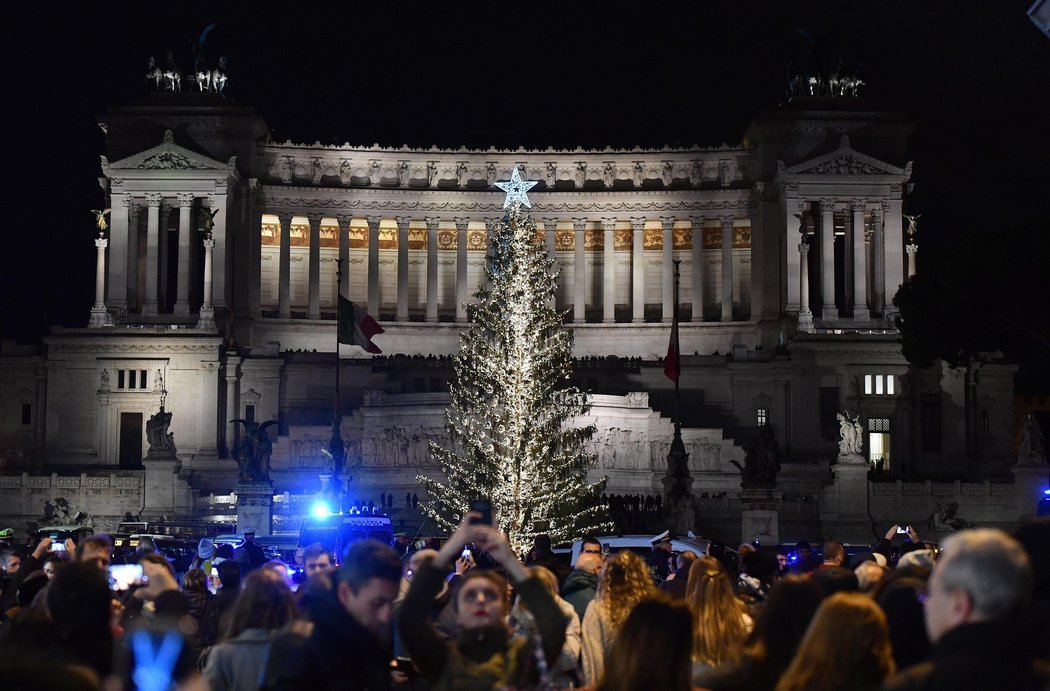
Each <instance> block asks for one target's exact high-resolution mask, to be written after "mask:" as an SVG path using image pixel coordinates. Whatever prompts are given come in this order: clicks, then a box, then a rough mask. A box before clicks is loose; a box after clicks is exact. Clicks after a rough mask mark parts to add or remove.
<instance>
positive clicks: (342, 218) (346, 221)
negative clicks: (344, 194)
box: [335, 214, 354, 228]
mask: <svg viewBox="0 0 1050 691" xmlns="http://www.w3.org/2000/svg"><path fill="white" fill-rule="evenodd" d="M353 219H354V217H353V216H352V215H351V214H336V215H335V220H336V221H337V222H338V223H339V226H340V227H344V228H345V227H346V226H348V225H350V221H352V220H353Z"/></svg>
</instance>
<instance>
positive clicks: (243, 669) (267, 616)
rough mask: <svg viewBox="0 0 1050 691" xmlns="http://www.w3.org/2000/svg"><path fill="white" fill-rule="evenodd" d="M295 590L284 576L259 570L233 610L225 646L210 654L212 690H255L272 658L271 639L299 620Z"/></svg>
mask: <svg viewBox="0 0 1050 691" xmlns="http://www.w3.org/2000/svg"><path fill="white" fill-rule="evenodd" d="M295 614H296V609H295V600H294V599H293V597H292V591H291V589H289V587H288V584H287V583H286V582H285V580H284V579H283V578H281V576H280V574H278V573H276V572H274V571H272V570H270V569H256V570H255V571H253V572H252V573H251V574H249V575H248V577H247V578H245V579H244V589H243V590H242V591H241V594H240V596H239V597H238V598H237V601H236V602H235V603H234V604H233V606H232V607H231V608H230V610H229V617H228V619H226V630H225V631H224V632H223V637H222V641H223V642H222V643H219V644H218V645H216V646H214V647H213V648H212V649H211V651H210V652H209V653H208V660H207V663H206V664H205V666H204V676H205V677H206V678H207V680H208V683H209V685H210V688H211V690H212V691H240V690H242V689H244V690H245V691H247V690H248V689H251V690H252V691H254V690H255V689H258V688H259V685H260V683H261V682H262V677H263V673H264V672H265V671H266V661H267V658H268V657H269V656H270V637H271V636H272V635H273V633H274V632H275V631H277V630H278V629H280V628H281V627H283V626H284V625H285V624H287V623H288V622H289V621H291V620H292V619H293V618H295Z"/></svg>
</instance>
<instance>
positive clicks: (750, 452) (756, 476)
mask: <svg viewBox="0 0 1050 691" xmlns="http://www.w3.org/2000/svg"><path fill="white" fill-rule="evenodd" d="M745 452H746V455H745V456H744V465H742V466H741V465H740V464H739V463H737V462H736V461H729V462H730V463H732V464H733V465H735V466H736V467H737V468H739V469H740V486H741V487H743V488H744V489H748V488H754V487H763V488H764V487H773V486H774V485H775V484H776V479H777V473H778V472H780V459H779V458H778V457H777V456H778V454H777V440H776V438H775V437H774V436H773V428H772V427H771V426H769V425H762V426H761V427H759V428H758V434H756V435H755V438H754V439H753V440H752V441H751V443H750V444H748V445H747V447H745Z"/></svg>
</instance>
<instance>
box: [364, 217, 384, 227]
mask: <svg viewBox="0 0 1050 691" xmlns="http://www.w3.org/2000/svg"><path fill="white" fill-rule="evenodd" d="M365 220H366V221H368V229H369V230H379V224H380V223H382V221H383V217H382V216H365Z"/></svg>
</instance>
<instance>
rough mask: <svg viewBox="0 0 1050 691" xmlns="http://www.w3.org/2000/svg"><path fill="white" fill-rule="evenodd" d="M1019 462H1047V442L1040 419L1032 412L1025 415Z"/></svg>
mask: <svg viewBox="0 0 1050 691" xmlns="http://www.w3.org/2000/svg"><path fill="white" fill-rule="evenodd" d="M1017 461H1018V463H1046V443H1045V442H1044V440H1043V430H1042V428H1041V427H1040V426H1039V421H1038V420H1036V419H1035V416H1034V415H1033V414H1032V413H1029V414H1028V415H1025V416H1024V424H1023V426H1022V427H1021V443H1020V444H1019V445H1018V448H1017Z"/></svg>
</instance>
